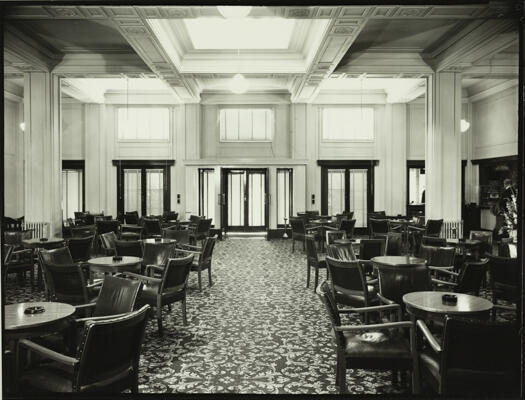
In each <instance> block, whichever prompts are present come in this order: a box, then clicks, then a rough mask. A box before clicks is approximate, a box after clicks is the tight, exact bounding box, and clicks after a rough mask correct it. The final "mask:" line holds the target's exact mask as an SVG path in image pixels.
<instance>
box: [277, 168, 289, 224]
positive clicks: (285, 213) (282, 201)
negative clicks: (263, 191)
mask: <svg viewBox="0 0 525 400" xmlns="http://www.w3.org/2000/svg"><path fill="white" fill-rule="evenodd" d="M291 175H292V170H291V169H280V170H279V169H278V170H277V225H284V224H285V221H284V219H285V218H286V219H289V218H290V208H291V207H290V206H291V198H290V195H291V193H290V186H291Z"/></svg>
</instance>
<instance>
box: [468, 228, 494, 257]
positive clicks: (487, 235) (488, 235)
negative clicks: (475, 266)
mask: <svg viewBox="0 0 525 400" xmlns="http://www.w3.org/2000/svg"><path fill="white" fill-rule="evenodd" d="M469 237H470V239H473V240H479V241H480V242H481V243H482V245H481V246H480V250H481V253H482V254H483V253H492V231H470V236H469Z"/></svg>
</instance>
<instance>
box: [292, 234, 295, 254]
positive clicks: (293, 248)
mask: <svg viewBox="0 0 525 400" xmlns="http://www.w3.org/2000/svg"><path fill="white" fill-rule="evenodd" d="M294 251H295V238H293V237H292V253H293V252H294Z"/></svg>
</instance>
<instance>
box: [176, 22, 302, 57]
mask: <svg viewBox="0 0 525 400" xmlns="http://www.w3.org/2000/svg"><path fill="white" fill-rule="evenodd" d="M184 24H185V25H186V29H187V31H188V34H189V36H190V39H191V42H192V44H193V47H194V48H195V49H196V50H220V49H226V50H235V49H241V50H243V49H244V50H247V49H254V50H257V49H258V50H262V49H266V50H268V49H287V48H288V46H289V45H290V38H291V37H292V32H293V29H294V25H295V21H294V20H292V19H285V18H241V19H223V18H197V19H185V20H184Z"/></svg>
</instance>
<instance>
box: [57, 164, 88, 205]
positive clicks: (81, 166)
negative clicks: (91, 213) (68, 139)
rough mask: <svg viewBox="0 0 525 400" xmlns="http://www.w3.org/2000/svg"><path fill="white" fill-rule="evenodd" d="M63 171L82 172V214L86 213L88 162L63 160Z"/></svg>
mask: <svg viewBox="0 0 525 400" xmlns="http://www.w3.org/2000/svg"><path fill="white" fill-rule="evenodd" d="M62 169H63V170H64V169H76V170H80V171H82V212H85V211H86V161H85V160H62Z"/></svg>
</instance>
